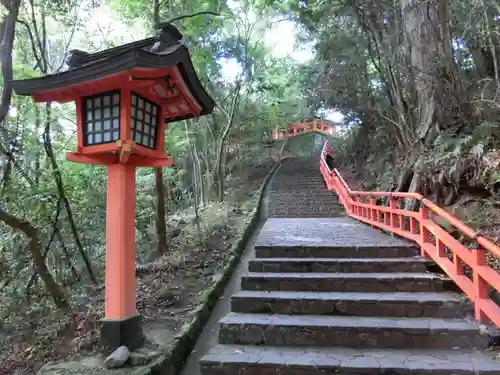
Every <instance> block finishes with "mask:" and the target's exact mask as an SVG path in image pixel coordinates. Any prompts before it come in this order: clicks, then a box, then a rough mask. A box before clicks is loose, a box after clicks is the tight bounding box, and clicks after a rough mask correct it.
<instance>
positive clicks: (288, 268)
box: [248, 257, 427, 273]
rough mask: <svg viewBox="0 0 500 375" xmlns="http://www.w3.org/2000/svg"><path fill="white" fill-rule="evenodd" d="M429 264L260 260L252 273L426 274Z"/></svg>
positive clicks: (418, 261) (419, 261) (418, 260)
mask: <svg viewBox="0 0 500 375" xmlns="http://www.w3.org/2000/svg"><path fill="white" fill-rule="evenodd" d="M426 264H427V262H426V261H425V260H424V259H422V258H420V257H413V258H259V259H252V260H250V262H249V264H248V270H249V271H250V272H280V273H281V272H347V273H356V272H376V273H384V272H391V273H392V272H425V270H426Z"/></svg>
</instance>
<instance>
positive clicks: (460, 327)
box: [219, 313, 489, 349]
mask: <svg viewBox="0 0 500 375" xmlns="http://www.w3.org/2000/svg"><path fill="white" fill-rule="evenodd" d="M219 324H220V330H219V343H220V344H237V345H283V346H308V345H314V346H343V347H348V348H388V349H389V348H397V349H407V348H411V349H424V348H427V349H453V348H461V349H484V348H486V347H488V343H489V336H488V335H486V334H481V333H480V329H479V326H478V325H477V324H475V323H472V322H468V321H465V320H463V319H460V320H451V319H432V318H393V317H391V318H382V317H355V316H321V315H307V316H303V315H280V314H273V315H267V314H240V313H229V314H228V315H226V316H225V317H224V318H222V319H221V320H220V321H219Z"/></svg>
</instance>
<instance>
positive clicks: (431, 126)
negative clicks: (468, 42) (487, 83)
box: [401, 0, 461, 209]
mask: <svg viewBox="0 0 500 375" xmlns="http://www.w3.org/2000/svg"><path fill="white" fill-rule="evenodd" d="M401 7H402V17H403V19H404V28H405V37H406V46H407V48H408V49H409V51H410V62H411V68H412V73H413V77H414V87H415V90H416V97H417V104H418V107H417V112H416V119H415V124H416V129H415V134H416V137H417V139H416V142H415V146H414V148H413V150H411V151H410V152H409V156H407V158H406V160H405V169H406V168H411V169H415V167H414V165H415V162H416V160H417V159H418V158H419V157H420V155H421V154H422V153H423V152H424V150H425V148H426V147H428V146H430V145H431V144H432V143H433V142H434V140H435V139H436V137H437V135H438V134H440V132H441V131H443V130H445V129H446V128H449V127H451V126H452V125H453V120H454V119H456V118H457V116H456V115H457V112H456V111H457V110H460V109H461V107H460V102H459V100H457V98H460V95H459V94H460V93H458V92H457V90H456V88H457V87H458V85H457V80H458V77H457V75H456V66H455V62H454V58H453V50H452V46H451V38H450V29H449V9H448V0H429V1H420V0H401ZM404 172H405V173H407V171H404ZM420 190H421V173H419V171H415V173H413V178H412V181H411V182H410V187H409V191H410V192H420ZM416 204H417V202H415V201H409V202H406V205H405V206H406V208H407V209H415V207H416Z"/></svg>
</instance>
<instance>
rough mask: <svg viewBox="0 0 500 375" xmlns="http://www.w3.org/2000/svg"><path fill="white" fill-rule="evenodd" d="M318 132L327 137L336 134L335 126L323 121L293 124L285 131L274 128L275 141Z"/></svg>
mask: <svg viewBox="0 0 500 375" xmlns="http://www.w3.org/2000/svg"><path fill="white" fill-rule="evenodd" d="M311 132H318V133H323V134H327V135H334V134H335V133H336V128H335V125H331V124H327V123H324V122H323V121H321V120H313V121H308V122H291V123H289V124H288V125H287V127H286V128H285V129H280V128H279V127H278V126H276V127H275V128H274V131H273V139H275V140H282V139H285V138H287V137H293V136H296V135H299V134H303V133H311Z"/></svg>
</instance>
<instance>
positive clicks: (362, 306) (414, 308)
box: [231, 290, 466, 319]
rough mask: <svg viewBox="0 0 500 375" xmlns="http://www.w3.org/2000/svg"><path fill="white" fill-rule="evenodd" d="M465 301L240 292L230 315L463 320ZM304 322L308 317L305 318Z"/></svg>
mask: <svg viewBox="0 0 500 375" xmlns="http://www.w3.org/2000/svg"><path fill="white" fill-rule="evenodd" d="M465 303H466V300H465V298H464V297H462V296H460V295H459V294H453V293H402V292H400V293H335V292H280V291H272V292H269V291H249V290H242V291H240V292H238V293H236V294H235V295H233V296H232V298H231V311H232V312H237V313H254V314H302V315H306V314H313V315H353V316H379V317H408V318H413V317H415V318H421V317H428V318H445V319H454V318H463V317H464V316H465V314H466V312H465V309H463V306H464V304H465ZM304 319H307V317H304Z"/></svg>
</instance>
